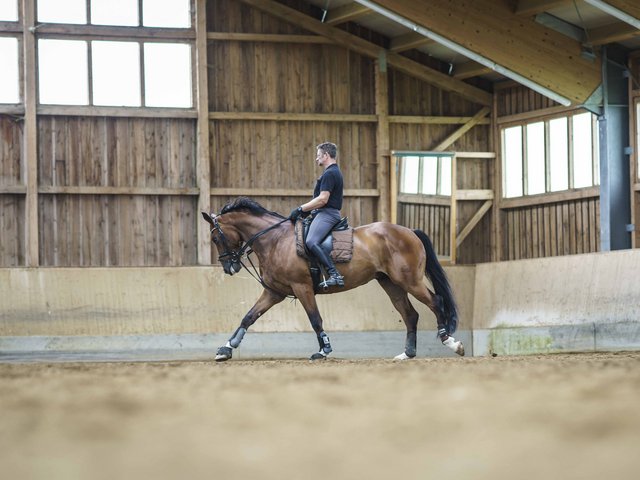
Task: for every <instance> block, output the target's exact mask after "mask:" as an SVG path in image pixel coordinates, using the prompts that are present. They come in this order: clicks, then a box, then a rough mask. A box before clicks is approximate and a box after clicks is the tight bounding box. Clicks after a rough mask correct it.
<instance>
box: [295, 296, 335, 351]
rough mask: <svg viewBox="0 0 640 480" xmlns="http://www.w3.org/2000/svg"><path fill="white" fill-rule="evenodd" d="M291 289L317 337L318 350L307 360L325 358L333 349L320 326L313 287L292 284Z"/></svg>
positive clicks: (320, 318) (320, 319)
mask: <svg viewBox="0 0 640 480" xmlns="http://www.w3.org/2000/svg"><path fill="white" fill-rule="evenodd" d="M293 291H294V294H295V296H296V297H298V300H300V303H301V304H302V307H303V308H304V311H305V312H307V317H309V322H310V323H311V328H313V331H314V332H316V336H317V337H318V346H319V347H320V350H319V351H318V352H317V353H314V354H313V355H311V357H309V360H324V359H326V358H327V355H329V354H330V353H331V352H332V351H333V349H332V348H331V342H330V341H329V336H328V335H327V334H326V332H325V331H324V328H323V326H322V317H321V316H320V311H319V310H318V304H317V303H316V297H315V294H314V293H313V287H311V286H309V285H299V286H294V287H293Z"/></svg>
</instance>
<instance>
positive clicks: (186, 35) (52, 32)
mask: <svg viewBox="0 0 640 480" xmlns="http://www.w3.org/2000/svg"><path fill="white" fill-rule="evenodd" d="M33 1H35V0H33ZM38 35H47V36H52V37H54V36H58V35H60V36H65V35H73V36H74V38H82V37H83V36H84V37H88V38H92V39H94V40H95V39H101V38H112V37H121V38H130V39H133V38H139V39H147V38H149V39H151V38H162V39H172V40H194V39H195V37H196V35H195V32H194V31H193V29H189V28H153V27H115V26H106V25H49V24H46V23H41V24H39V25H38Z"/></svg>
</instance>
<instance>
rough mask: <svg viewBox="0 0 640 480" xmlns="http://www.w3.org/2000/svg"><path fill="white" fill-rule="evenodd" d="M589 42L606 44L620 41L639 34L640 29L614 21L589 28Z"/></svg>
mask: <svg viewBox="0 0 640 480" xmlns="http://www.w3.org/2000/svg"><path fill="white" fill-rule="evenodd" d="M587 33H588V35H589V43H590V44H591V45H606V44H607V43H614V42H620V41H622V40H627V39H629V38H633V37H635V36H638V35H640V30H638V29H637V28H635V27H633V26H632V25H629V24H628V23H625V22H616V23H612V24H611V25H605V26H603V27H598V28H594V29H592V30H589V31H588V32H587Z"/></svg>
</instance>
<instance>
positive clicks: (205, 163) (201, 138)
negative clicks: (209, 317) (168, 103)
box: [196, 0, 211, 265]
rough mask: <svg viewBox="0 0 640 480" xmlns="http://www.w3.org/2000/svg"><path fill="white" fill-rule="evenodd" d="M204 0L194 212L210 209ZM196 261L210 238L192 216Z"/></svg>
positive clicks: (199, 19)
mask: <svg viewBox="0 0 640 480" xmlns="http://www.w3.org/2000/svg"><path fill="white" fill-rule="evenodd" d="M206 10H207V2H206V0H197V1H196V86H197V88H196V107H197V110H198V132H197V139H196V141H197V155H196V169H197V176H198V179H197V182H198V189H199V194H198V212H207V213H210V212H211V194H210V189H211V167H210V159H209V157H210V152H209V92H208V82H207V20H206V19H207V15H206V14H207V11H206ZM196 222H197V224H196V225H197V226H196V230H197V248H198V264H200V265H209V264H211V241H210V237H209V235H210V233H209V227H208V224H207V223H206V222H204V221H201V218H200V214H199V213H198V218H197V220H196Z"/></svg>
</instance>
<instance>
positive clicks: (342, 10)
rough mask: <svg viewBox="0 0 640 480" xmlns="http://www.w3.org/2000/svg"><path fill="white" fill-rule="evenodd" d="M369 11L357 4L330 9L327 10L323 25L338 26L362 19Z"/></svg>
mask: <svg viewBox="0 0 640 480" xmlns="http://www.w3.org/2000/svg"><path fill="white" fill-rule="evenodd" d="M370 12H371V10H370V9H369V8H367V7H365V6H363V5H360V4H359V3H355V2H354V3H348V4H346V5H343V6H341V7H336V8H332V9H331V10H327V16H326V18H325V19H324V23H326V24H327V25H338V24H340V23H346V22H349V21H351V20H355V19H356V18H359V17H362V16H363V15H366V14H367V13H370Z"/></svg>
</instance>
